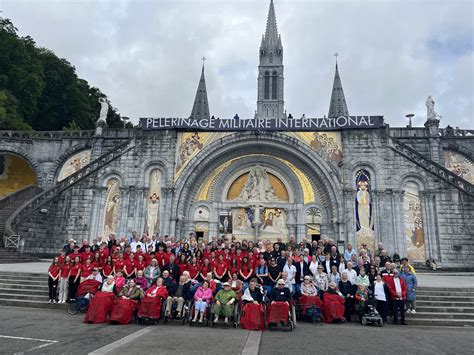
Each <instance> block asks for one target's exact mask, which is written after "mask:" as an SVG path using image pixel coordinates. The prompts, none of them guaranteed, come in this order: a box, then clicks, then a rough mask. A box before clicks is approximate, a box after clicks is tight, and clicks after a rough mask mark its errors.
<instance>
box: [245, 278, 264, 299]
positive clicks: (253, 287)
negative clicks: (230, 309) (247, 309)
mask: <svg viewBox="0 0 474 355" xmlns="http://www.w3.org/2000/svg"><path fill="white" fill-rule="evenodd" d="M242 301H243V304H244V305H246V304H247V303H254V304H261V303H262V302H263V290H262V288H261V287H260V286H259V285H257V279H255V278H253V279H251V280H250V283H249V287H248V288H247V289H246V290H245V292H244V295H243V296H242Z"/></svg>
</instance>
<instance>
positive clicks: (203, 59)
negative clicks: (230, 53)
mask: <svg viewBox="0 0 474 355" xmlns="http://www.w3.org/2000/svg"><path fill="white" fill-rule="evenodd" d="M206 59H207V58H206V57H204V56H203V57H202V58H201V60H202V67H203V68H204V62H205V61H206Z"/></svg>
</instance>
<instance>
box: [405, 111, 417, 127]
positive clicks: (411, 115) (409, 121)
mask: <svg viewBox="0 0 474 355" xmlns="http://www.w3.org/2000/svg"><path fill="white" fill-rule="evenodd" d="M413 116H415V115H414V114H413V113H409V114H408V115H405V117H406V118H408V126H407V127H408V128H411V127H412V125H411V119H412V117H413Z"/></svg>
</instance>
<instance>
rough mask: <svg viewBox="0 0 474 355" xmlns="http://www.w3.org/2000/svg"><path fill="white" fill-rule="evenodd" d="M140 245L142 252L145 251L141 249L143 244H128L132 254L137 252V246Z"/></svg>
mask: <svg viewBox="0 0 474 355" xmlns="http://www.w3.org/2000/svg"><path fill="white" fill-rule="evenodd" d="M138 245H140V246H141V247H142V250H145V249H143V243H142V242H140V241H138V242H132V243H130V247H131V248H132V253H136V252H137V246H138Z"/></svg>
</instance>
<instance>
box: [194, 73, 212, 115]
mask: <svg viewBox="0 0 474 355" xmlns="http://www.w3.org/2000/svg"><path fill="white" fill-rule="evenodd" d="M191 117H192V118H195V119H198V120H201V119H203V118H204V119H206V118H209V117H210V115H209V102H208V100H207V89H206V79H205V77H204V65H203V66H202V72H201V79H200V80H199V85H198V88H197V92H196V98H195V99H194V105H193V110H192V111H191Z"/></svg>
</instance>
